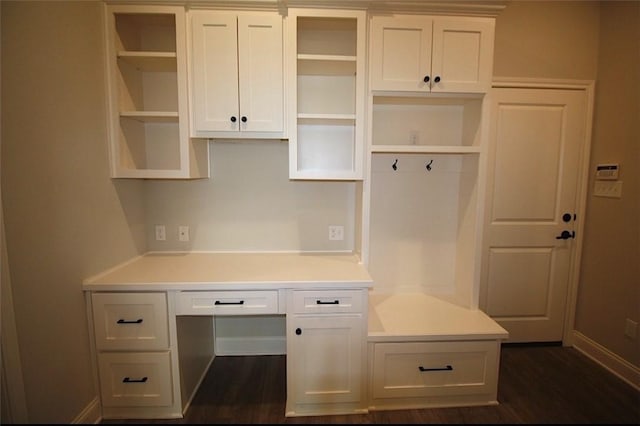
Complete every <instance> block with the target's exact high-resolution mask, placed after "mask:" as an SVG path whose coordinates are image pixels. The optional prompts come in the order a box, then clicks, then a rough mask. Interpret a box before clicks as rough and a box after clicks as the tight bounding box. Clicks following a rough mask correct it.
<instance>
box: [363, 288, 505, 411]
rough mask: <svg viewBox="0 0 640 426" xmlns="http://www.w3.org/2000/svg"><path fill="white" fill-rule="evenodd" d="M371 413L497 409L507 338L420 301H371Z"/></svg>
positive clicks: (460, 313)
mask: <svg viewBox="0 0 640 426" xmlns="http://www.w3.org/2000/svg"><path fill="white" fill-rule="evenodd" d="M368 323H369V326H368V342H367V344H368V356H369V362H368V366H369V371H368V379H369V380H368V390H369V410H392V409H393V410H395V409H411V408H429V407H454V406H474V405H495V404H497V403H498V401H497V389H498V370H499V365H500V345H501V343H502V341H503V340H505V339H506V338H507V337H508V333H507V331H506V330H504V329H503V328H502V327H501V326H500V325H498V324H497V323H496V322H495V321H493V320H492V319H491V318H489V317H488V316H487V315H486V314H485V313H483V312H482V311H480V310H473V309H466V308H464V307H460V306H457V305H454V304H452V303H449V302H446V301H443V300H440V299H438V298H436V297H434V296H430V295H427V294H422V293H398V294H381V293H378V294H376V293H375V292H372V293H370V294H369V318H368Z"/></svg>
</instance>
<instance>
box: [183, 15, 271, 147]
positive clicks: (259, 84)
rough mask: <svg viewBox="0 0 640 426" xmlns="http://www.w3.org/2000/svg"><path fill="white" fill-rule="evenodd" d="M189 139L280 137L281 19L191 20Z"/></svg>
mask: <svg viewBox="0 0 640 426" xmlns="http://www.w3.org/2000/svg"><path fill="white" fill-rule="evenodd" d="M191 55H192V57H191V81H192V83H191V100H192V107H193V111H192V123H191V124H192V129H191V133H192V136H194V137H215V136H224V137H234V134H235V137H241V136H240V135H241V134H242V133H243V132H280V133H282V132H283V129H284V121H283V118H284V110H283V105H284V83H283V79H284V70H283V61H282V57H283V47H282V18H281V17H280V15H259V14H257V15H242V14H241V15H238V14H236V13H225V12H211V11H196V12H192V14H191Z"/></svg>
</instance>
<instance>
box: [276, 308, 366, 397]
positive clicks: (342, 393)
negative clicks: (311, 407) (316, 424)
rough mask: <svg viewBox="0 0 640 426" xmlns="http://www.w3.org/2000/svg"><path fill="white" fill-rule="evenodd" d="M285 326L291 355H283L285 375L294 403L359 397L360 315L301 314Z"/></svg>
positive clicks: (360, 369) (360, 365) (360, 368)
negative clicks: (289, 384) (288, 377)
mask: <svg viewBox="0 0 640 426" xmlns="http://www.w3.org/2000/svg"><path fill="white" fill-rule="evenodd" d="M289 327H291V328H292V329H291V330H289V331H290V332H289V333H287V339H291V346H290V349H291V354H293V355H292V356H291V357H288V358H287V363H288V366H287V375H290V377H291V378H292V379H293V380H292V382H291V383H292V385H293V386H292V389H291V388H290V389H289V392H290V393H291V396H292V398H293V399H294V401H295V402H294V403H295V404H316V403H321V404H324V403H332V404H338V403H350V402H358V401H360V399H361V395H360V385H361V383H362V380H361V379H362V372H363V371H364V369H363V367H362V344H361V342H362V316H361V315H359V314H357V315H335V316H334V315H324V316H320V315H318V316H312V315H301V316H295V317H294V318H293V319H292V320H291V321H290V325H289ZM294 330H295V331H294Z"/></svg>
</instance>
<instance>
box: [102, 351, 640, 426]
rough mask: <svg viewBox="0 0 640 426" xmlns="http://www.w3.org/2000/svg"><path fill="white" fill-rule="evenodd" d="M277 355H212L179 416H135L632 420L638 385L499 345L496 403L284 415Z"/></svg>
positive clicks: (639, 417)
mask: <svg viewBox="0 0 640 426" xmlns="http://www.w3.org/2000/svg"><path fill="white" fill-rule="evenodd" d="M285 393H286V366H285V357H284V356H238V357H218V358H216V359H215V360H214V362H213V364H212V367H211V368H210V370H209V372H208V374H207V376H206V378H205V380H204V381H203V383H202V386H201V387H200V389H199V390H198V393H197V394H196V396H195V398H194V400H193V401H192V404H191V407H189V409H188V411H187V413H186V416H185V418H183V419H179V420H152V421H149V420H145V421H141V420H104V421H103V424H119V423H126V424H136V423H139V424H141V423H156V424H158V423H167V424H170V423H175V424H183V423H223V424H237V423H245V424H248V423H288V424H308V423H310V424H357V423H389V424H406V423H459V424H462V423H467V424H479V423H485V424H499V423H501V424H506V423H554V424H558V423H599V424H622V423H626V424H636V425H637V424H640V392H638V391H637V390H635V389H634V388H633V387H632V386H630V385H629V384H628V383H626V382H624V381H623V380H621V379H619V378H618V377H616V376H615V375H613V374H611V373H610V372H608V371H607V370H605V369H604V368H603V367H601V366H600V365H598V364H597V363H595V362H594V361H592V360H591V359H589V358H587V357H586V356H584V355H583V354H581V353H580V352H578V351H577V350H575V349H573V348H565V347H562V346H560V345H503V347H502V353H501V364H500V378H499V384H498V401H499V402H500V404H499V405H497V406H491V407H464V408H431V409H419V410H394V411H375V412H370V413H368V414H354V415H338V416H317V417H295V418H286V417H285V416H284V410H285Z"/></svg>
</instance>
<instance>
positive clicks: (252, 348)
mask: <svg viewBox="0 0 640 426" xmlns="http://www.w3.org/2000/svg"><path fill="white" fill-rule="evenodd" d="M215 348H216V356H224V355H285V354H286V353H287V339H286V337H284V336H269V337H219V336H217V337H216V344H215Z"/></svg>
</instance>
